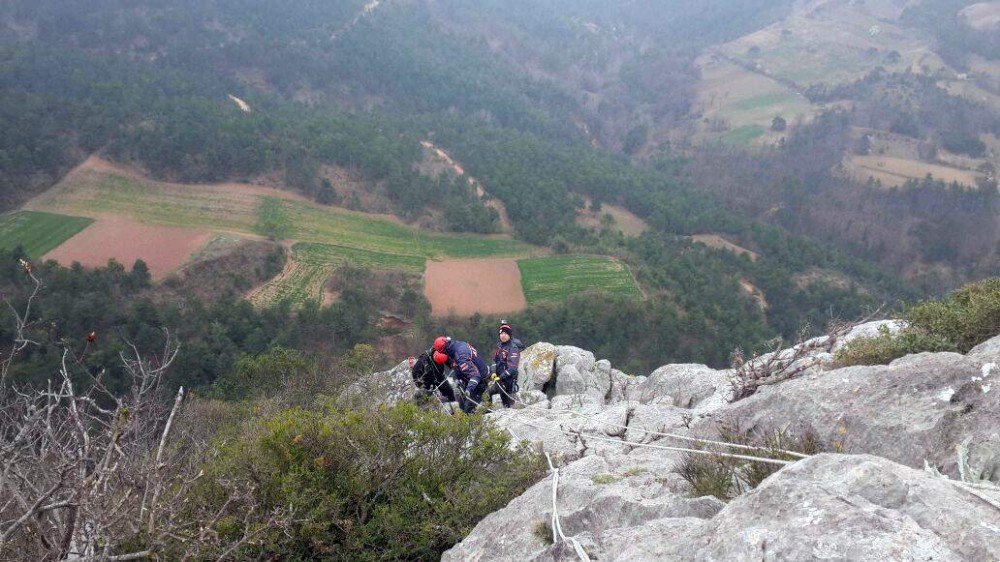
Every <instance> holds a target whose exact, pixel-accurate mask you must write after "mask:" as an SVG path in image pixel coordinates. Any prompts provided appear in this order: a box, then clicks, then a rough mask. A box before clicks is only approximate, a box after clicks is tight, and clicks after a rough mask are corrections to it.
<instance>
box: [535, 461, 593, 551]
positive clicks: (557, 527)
mask: <svg viewBox="0 0 1000 562" xmlns="http://www.w3.org/2000/svg"><path fill="white" fill-rule="evenodd" d="M545 460H547V461H549V471H551V472H552V519H551V521H550V525H551V526H552V542H554V543H558V542H559V541H564V542H568V543H569V544H571V545H572V546H573V550H574V551H576V555H577V556H579V557H580V560H582V561H583V562H590V556H589V555H588V554H587V551H586V550H584V549H583V547H582V546H580V541H578V540H576V539H575V538H573V537H567V536H566V534H565V533H563V530H562V524H561V523H560V522H559V507H558V505H557V503H558V502H557V497H558V493H559V469H558V468H556V467H555V465H553V464H552V457H550V456H549V454H548V453H545Z"/></svg>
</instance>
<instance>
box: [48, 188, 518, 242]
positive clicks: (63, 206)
mask: <svg viewBox="0 0 1000 562" xmlns="http://www.w3.org/2000/svg"><path fill="white" fill-rule="evenodd" d="M262 205H264V206H267V207H268V210H269V213H268V214H275V215H280V216H281V218H282V222H283V223H287V227H286V226H285V225H282V226H283V228H282V229H281V236H282V237H287V239H289V240H296V241H300V242H315V243H319V244H331V245H334V246H340V247H344V248H354V249H359V250H367V251H371V252H380V253H387V254H398V255H404V256H420V257H423V258H432V259H434V258H449V257H450V258H482V257H494V256H503V257H524V256H529V255H532V254H536V253H538V249H537V248H535V247H532V246H529V245H527V244H525V243H523V242H517V241H514V240H511V239H509V238H502V237H488V236H478V235H457V234H441V233H433V232H428V231H424V230H420V229H418V228H414V227H410V226H407V225H405V224H402V223H400V222H398V221H396V220H394V219H393V218H391V217H387V216H381V215H371V214H366V213H359V212H354V211H348V210H346V209H340V208H336V207H328V206H322V205H318V204H316V203H312V202H310V201H308V200H305V199H303V198H301V197H297V196H295V195H294V194H291V193H288V192H284V191H280V190H277V189H272V188H266V187H261V186H254V185H243V184H218V185H187V184H170V183H163V182H156V181H152V180H148V179H144V178H138V177H135V176H132V175H128V174H126V173H115V172H110V173H109V172H106V171H101V172H94V171H83V172H80V173H75V174H72V175H71V176H69V177H68V178H67V179H66V180H65V181H64V182H63V183H62V184H60V186H58V187H56V188H55V189H53V190H52V191H50V192H49V193H47V194H45V195H44V196H42V197H40V198H38V199H37V200H35V201H34V202H33V203H32V206H33V208H35V209H38V210H45V211H56V212H66V213H72V214H78V215H84V216H92V217H100V216H108V215H113V216H123V217H128V218H131V219H132V220H135V221H137V222H142V223H147V224H155V225H163V226H178V227H187V228H198V229H210V230H214V231H223V232H232V233H238V234H246V235H258V234H260V233H261V231H260V226H259V221H260V213H259V210H260V208H261V206H262ZM269 234H270V233H269Z"/></svg>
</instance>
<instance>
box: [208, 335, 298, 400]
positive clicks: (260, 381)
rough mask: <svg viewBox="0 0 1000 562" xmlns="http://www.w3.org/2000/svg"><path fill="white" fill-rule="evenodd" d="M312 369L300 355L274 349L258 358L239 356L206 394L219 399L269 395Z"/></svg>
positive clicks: (290, 351)
mask: <svg viewBox="0 0 1000 562" xmlns="http://www.w3.org/2000/svg"><path fill="white" fill-rule="evenodd" d="M313 368H314V365H313V363H312V362H311V361H309V360H308V359H307V358H306V357H305V355H303V354H302V353H301V352H299V351H296V350H293V349H285V348H283V347H275V348H273V349H271V350H269V351H267V352H266V353H261V354H260V355H244V356H243V357H240V358H239V359H238V360H237V361H236V365H234V367H233V368H232V369H230V370H229V371H227V372H226V373H225V374H223V375H222V376H221V377H219V378H218V379H216V381H215V383H213V385H212V388H211V390H210V391H209V393H208V394H209V396H211V397H213V398H221V399H223V400H241V399H244V398H253V397H260V396H270V395H273V394H275V393H277V392H278V391H279V390H280V389H283V388H285V387H286V386H287V385H286V384H285V383H286V382H287V381H289V380H293V379H298V378H301V377H303V376H304V375H305V374H307V373H308V372H309V371H311V370H312V369H313Z"/></svg>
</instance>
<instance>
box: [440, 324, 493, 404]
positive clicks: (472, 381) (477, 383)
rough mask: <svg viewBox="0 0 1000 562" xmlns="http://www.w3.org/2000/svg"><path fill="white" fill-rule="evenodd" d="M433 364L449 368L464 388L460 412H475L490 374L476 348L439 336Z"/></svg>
mask: <svg viewBox="0 0 1000 562" xmlns="http://www.w3.org/2000/svg"><path fill="white" fill-rule="evenodd" d="M434 362H435V363H437V364H439V365H445V364H447V365H448V366H449V367H451V368H452V369H453V370H454V371H455V376H456V377H457V378H458V379H459V380H460V381H461V383H462V385H463V386H464V388H465V396H464V397H463V400H462V401H461V406H462V411H463V412H465V413H470V412H472V411H473V410H475V409H476V406H478V405H479V403H480V402H481V401H482V397H483V392H484V391H485V390H486V385H487V384H488V383H487V380H488V377H489V373H490V371H489V369H488V368H486V363H485V362H484V361H483V358H482V357H480V356H479V352H478V351H476V348H474V347H472V345H470V344H469V343H467V342H464V341H458V340H453V339H451V338H449V337H446V336H440V337H439V338H437V339H435V340H434Z"/></svg>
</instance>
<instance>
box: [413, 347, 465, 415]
mask: <svg viewBox="0 0 1000 562" xmlns="http://www.w3.org/2000/svg"><path fill="white" fill-rule="evenodd" d="M410 376H412V377H413V384H415V385H417V388H419V389H421V391H422V392H425V393H428V394H433V393H434V392H435V391H437V392H439V393H441V397H442V398H443V399H444V400H446V401H448V402H454V401H455V391H454V390H453V389H452V388H451V383H449V382H448V377H447V376H445V372H444V366H443V365H438V364H437V363H435V362H434V350H433V349H428V350H427V351H425V352H423V353H421V354H420V356H419V357H417V358H416V359H415V360H412V362H411V364H410Z"/></svg>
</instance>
